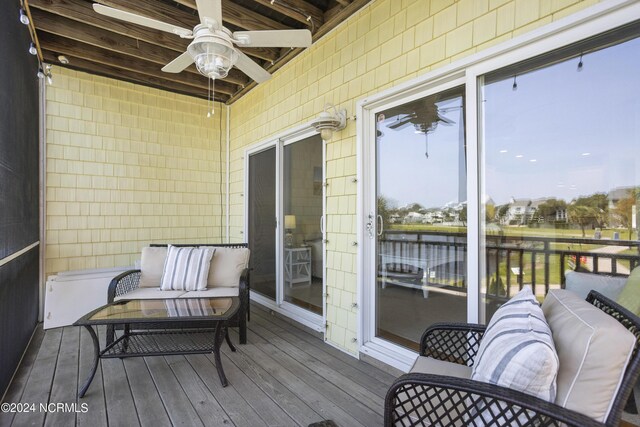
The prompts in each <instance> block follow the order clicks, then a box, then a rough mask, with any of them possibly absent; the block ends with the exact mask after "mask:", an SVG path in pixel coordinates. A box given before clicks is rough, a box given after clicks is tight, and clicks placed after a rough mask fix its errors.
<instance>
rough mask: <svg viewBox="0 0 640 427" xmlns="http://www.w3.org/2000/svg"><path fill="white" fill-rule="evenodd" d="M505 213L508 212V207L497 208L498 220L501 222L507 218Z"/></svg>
mask: <svg viewBox="0 0 640 427" xmlns="http://www.w3.org/2000/svg"><path fill="white" fill-rule="evenodd" d="M507 212H509V205H508V204H506V205H502V206H500V207H499V208H498V219H500V220H502V219H503V218H504V217H505V216H507Z"/></svg>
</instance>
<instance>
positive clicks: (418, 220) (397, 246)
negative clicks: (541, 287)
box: [368, 86, 467, 350]
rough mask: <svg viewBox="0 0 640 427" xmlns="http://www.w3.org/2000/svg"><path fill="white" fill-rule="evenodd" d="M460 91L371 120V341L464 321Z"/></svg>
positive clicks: (411, 342) (411, 341)
mask: <svg viewBox="0 0 640 427" xmlns="http://www.w3.org/2000/svg"><path fill="white" fill-rule="evenodd" d="M463 107H464V87H462V86H461V87H456V88H454V89H450V90H447V91H445V92H440V93H437V94H434V95H429V96H427V97H424V98H421V99H418V100H416V101H412V102H409V103H406V104H402V105H400V106H397V107H393V108H389V109H387V110H384V111H382V112H380V113H378V114H376V116H375V119H376V134H377V137H376V208H377V209H376V212H375V214H374V213H372V214H371V215H370V216H369V226H368V228H369V234H370V237H374V238H375V248H376V265H375V268H376V274H375V276H376V278H377V280H376V284H375V286H376V307H375V309H376V315H375V316H376V336H377V337H380V338H383V339H385V340H388V341H392V342H394V343H396V344H399V345H402V346H405V347H408V348H412V349H416V350H417V349H418V342H419V339H420V336H421V334H422V332H423V331H424V330H425V328H426V327H427V326H429V325H430V324H432V323H434V322H463V321H466V319H467V296H466V295H467V294H466V292H467V290H466V259H467V255H466V254H467V249H466V242H467V234H466V212H467V208H466V200H467V197H466V146H465V137H464V108H463Z"/></svg>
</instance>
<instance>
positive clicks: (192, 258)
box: [160, 245, 215, 291]
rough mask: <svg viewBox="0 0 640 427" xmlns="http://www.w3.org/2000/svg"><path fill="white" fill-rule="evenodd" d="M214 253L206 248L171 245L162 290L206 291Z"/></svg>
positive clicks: (163, 273)
mask: <svg viewBox="0 0 640 427" xmlns="http://www.w3.org/2000/svg"><path fill="white" fill-rule="evenodd" d="M214 252H215V249H214V248H211V247H205V246H203V247H200V248H194V247H191V246H189V247H177V246H171V245H169V248H168V249H167V259H166V260H165V263H164V269H163V271H162V280H161V281H160V289H162V290H163V291H177V290H180V291H203V290H205V289H206V288H207V277H208V275H209V267H210V266H211V258H212V257H213V254H214Z"/></svg>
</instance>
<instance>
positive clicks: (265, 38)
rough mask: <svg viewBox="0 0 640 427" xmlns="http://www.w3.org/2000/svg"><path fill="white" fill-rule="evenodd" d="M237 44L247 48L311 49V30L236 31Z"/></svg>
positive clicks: (234, 34)
mask: <svg viewBox="0 0 640 427" xmlns="http://www.w3.org/2000/svg"><path fill="white" fill-rule="evenodd" d="M233 38H234V39H236V40H237V44H238V45H240V46H247V47H309V46H311V42H312V40H311V31H309V30H267V31H236V32H235V33H233Z"/></svg>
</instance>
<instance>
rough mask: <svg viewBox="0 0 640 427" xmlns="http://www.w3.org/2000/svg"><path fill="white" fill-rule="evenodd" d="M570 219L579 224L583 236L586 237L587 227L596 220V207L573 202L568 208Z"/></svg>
mask: <svg viewBox="0 0 640 427" xmlns="http://www.w3.org/2000/svg"><path fill="white" fill-rule="evenodd" d="M567 215H568V219H569V221H571V222H573V223H575V224H578V225H579V226H580V229H581V230H582V237H585V232H584V230H585V228H587V227H588V226H590V225H592V224H593V223H594V222H596V217H597V212H596V208H593V207H590V206H584V205H578V204H575V203H572V204H570V205H569V207H568V208H567Z"/></svg>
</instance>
